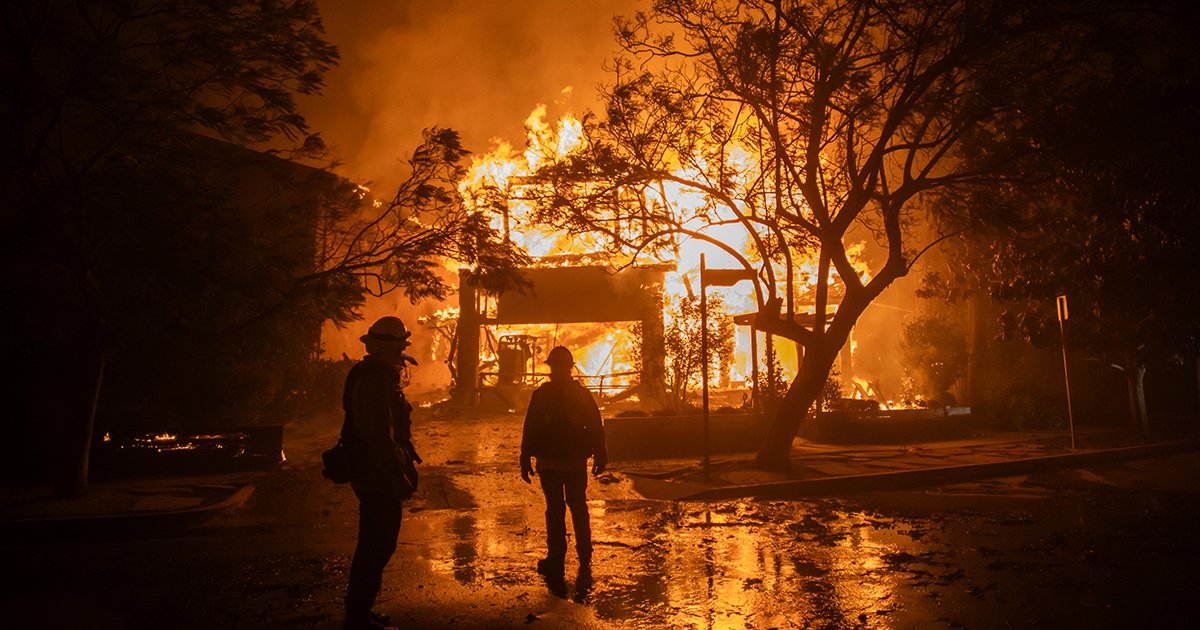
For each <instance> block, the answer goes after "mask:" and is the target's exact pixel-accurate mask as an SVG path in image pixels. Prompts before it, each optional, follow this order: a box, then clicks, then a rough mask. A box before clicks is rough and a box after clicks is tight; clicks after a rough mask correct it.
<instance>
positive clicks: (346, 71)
mask: <svg viewBox="0 0 1200 630" xmlns="http://www.w3.org/2000/svg"><path fill="white" fill-rule="evenodd" d="M644 4H645V2H644V1H639V0H592V1H589V2H564V1H562V0H522V1H521V2H512V1H511V0H443V1H434V0H402V1H396V0H360V1H357V2H341V1H335V0H321V2H320V7H321V14H322V17H323V20H324V24H325V29H326V35H327V36H328V38H329V40H330V41H331V42H333V43H334V44H336V45H337V46H338V48H339V49H340V51H341V55H342V59H341V64H340V65H339V66H338V67H337V68H335V69H333V70H332V71H330V72H329V74H328V75H327V76H326V88H325V90H324V93H323V94H322V95H321V96H317V97H313V98H309V99H306V100H304V101H303V102H302V103H301V107H302V111H303V113H304V114H305V116H306V118H307V119H308V122H309V123H310V125H311V126H312V128H313V129H314V130H315V131H319V132H320V133H321V135H322V137H324V139H325V142H326V143H327V144H328V145H329V146H330V148H331V151H332V155H331V157H332V158H333V159H335V160H337V161H339V162H340V165H339V166H338V167H336V168H335V169H334V170H335V172H337V173H338V174H339V175H341V176H343V177H346V178H348V179H350V180H352V181H355V182H358V183H365V182H371V186H370V187H371V189H372V191H373V192H374V193H375V195H376V196H378V197H380V198H388V197H390V196H391V194H392V191H394V190H395V188H396V186H397V185H398V184H399V183H400V181H401V180H402V178H403V175H404V171H405V167H404V161H405V159H406V158H407V157H408V156H409V155H411V153H412V150H413V149H414V148H415V147H416V145H417V143H418V142H419V141H420V137H421V131H422V130H423V129H425V128H427V127H431V126H435V125H436V126H441V127H449V128H451V129H455V130H457V131H458V132H459V133H461V134H462V137H463V143H464V146H466V147H467V148H468V149H470V150H472V151H474V152H478V153H483V152H486V151H487V150H489V149H490V148H491V145H492V143H493V141H494V140H495V139H501V140H505V141H507V142H508V143H509V144H511V145H513V146H514V147H522V146H524V142H525V130H524V122H525V119H526V118H527V117H528V116H529V114H530V112H532V111H533V110H534V108H535V107H537V106H538V105H539V104H545V105H547V106H548V114H549V116H550V117H551V118H557V117H558V116H559V115H560V114H562V113H566V112H573V113H576V114H582V113H583V111H584V110H586V109H589V108H595V107H596V104H597V103H598V99H597V96H596V95H597V89H596V88H597V86H598V85H599V84H600V83H602V82H604V81H606V80H607V77H606V75H605V71H604V69H603V66H604V62H605V61H606V60H608V59H609V58H611V57H612V55H613V53H614V52H615V50H616V43H615V40H614V38H613V34H612V22H613V17H614V16H616V15H629V14H632V13H633V12H634V11H636V10H638V9H639V8H643V7H642V6H641V5H644ZM443 306H445V305H444V304H437V303H432V302H424V303H420V304H416V305H413V304H410V303H409V301H408V300H407V299H406V298H404V297H403V296H401V295H398V294H397V295H389V296H386V297H385V298H383V299H379V300H370V301H368V303H367V305H366V307H365V308H364V309H363V310H362V315H363V321H361V322H356V323H355V324H352V325H350V326H349V327H348V328H347V329H345V330H337V329H335V328H334V327H333V326H330V325H327V326H326V328H325V331H324V334H323V343H324V346H325V356H327V357H330V358H335V359H336V358H339V357H341V356H342V355H343V354H345V355H346V356H349V357H350V358H358V357H360V356H362V354H363V347H362V344H361V343H359V341H358V337H359V335H361V334H363V333H364V332H366V329H367V327H368V326H369V325H370V323H371V322H373V321H375V319H377V318H379V317H381V316H384V315H395V316H398V317H400V318H401V319H402V320H404V323H405V324H406V325H407V326H408V327H409V328H410V329H412V330H414V333H415V334H414V335H413V343H414V345H413V347H412V349H411V351H412V352H413V354H414V355H415V356H416V357H417V358H418V360H419V361H421V364H420V365H419V366H417V367H416V368H414V370H413V386H414V389H429V388H435V387H442V386H445V385H447V384H448V383H449V371H448V370H447V369H446V366H445V365H444V364H442V363H441V362H440V361H434V360H433V358H432V357H433V348H432V345H433V335H434V333H433V332H432V331H429V330H425V329H423V328H421V327H419V326H418V325H417V319H418V318H419V317H420V316H422V315H428V314H430V313H432V312H433V311H435V310H437V309H439V308H442V307H443ZM445 352H446V349H445V348H442V349H441V355H440V356H439V359H442V360H444V358H445Z"/></svg>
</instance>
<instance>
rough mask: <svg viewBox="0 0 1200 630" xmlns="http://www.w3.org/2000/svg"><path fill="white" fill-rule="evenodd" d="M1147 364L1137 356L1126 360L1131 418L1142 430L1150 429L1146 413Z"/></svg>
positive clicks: (1126, 380) (1126, 378)
mask: <svg viewBox="0 0 1200 630" xmlns="http://www.w3.org/2000/svg"><path fill="white" fill-rule="evenodd" d="M1145 384H1146V365H1145V364H1144V363H1142V362H1141V361H1139V360H1138V359H1137V357H1132V356H1131V357H1129V358H1128V359H1126V361H1125V385H1126V387H1128V389H1129V419H1130V421H1131V422H1132V423H1133V425H1134V426H1135V427H1137V428H1138V429H1141V430H1142V431H1148V430H1149V429H1150V421H1149V418H1148V417H1147V415H1146V387H1145Z"/></svg>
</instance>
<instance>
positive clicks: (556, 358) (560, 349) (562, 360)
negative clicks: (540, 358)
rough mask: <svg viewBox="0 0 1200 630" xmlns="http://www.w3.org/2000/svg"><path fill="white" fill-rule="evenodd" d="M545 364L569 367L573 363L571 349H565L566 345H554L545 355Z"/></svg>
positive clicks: (573, 358)
mask: <svg viewBox="0 0 1200 630" xmlns="http://www.w3.org/2000/svg"><path fill="white" fill-rule="evenodd" d="M546 365H566V366H568V367H570V366H572V365H575V357H573V356H571V351H570V350H567V347H566V346H554V347H553V348H551V349H550V353H549V354H547V355H546Z"/></svg>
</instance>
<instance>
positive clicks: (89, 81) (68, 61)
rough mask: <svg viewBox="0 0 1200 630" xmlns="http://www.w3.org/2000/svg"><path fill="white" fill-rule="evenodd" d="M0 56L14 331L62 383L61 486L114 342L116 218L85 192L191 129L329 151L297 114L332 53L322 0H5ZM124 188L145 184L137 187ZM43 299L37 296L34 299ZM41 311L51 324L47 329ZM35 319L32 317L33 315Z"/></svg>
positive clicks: (74, 472) (80, 452)
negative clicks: (111, 302)
mask: <svg viewBox="0 0 1200 630" xmlns="http://www.w3.org/2000/svg"><path fill="white" fill-rule="evenodd" d="M0 20H2V23H3V53H2V54H3V58H2V61H0V65H2V66H3V67H4V68H5V76H6V77H8V79H7V85H6V88H7V89H6V90H5V97H4V98H3V101H2V102H0V111H2V112H3V113H2V114H0V118H2V119H3V121H4V129H3V136H2V138H3V139H2V140H0V160H2V161H3V164H4V177H5V179H4V183H3V187H4V188H3V191H4V192H3V194H4V198H5V201H6V204H5V205H6V207H7V210H6V213H5V216H4V219H3V246H4V247H3V249H4V251H5V253H4V266H3V267H4V272H5V275H6V279H8V280H10V281H16V280H21V281H24V287H23V288H30V287H33V294H32V295H30V294H29V293H28V292H27V293H25V294H24V295H22V293H16V295H20V296H21V297H22V302H23V303H22V304H21V306H22V307H23V308H22V309H21V310H22V312H21V313H20V314H19V315H18V320H24V321H23V322H22V323H23V324H27V325H26V326H22V327H20V328H18V330H23V331H27V332H32V333H34V334H37V333H44V335H43V336H42V337H41V338H37V339H34V340H33V341H32V343H33V345H35V346H37V347H38V348H39V350H38V352H39V353H50V354H51V355H53V356H58V357H61V358H63V359H66V358H67V357H69V360H66V361H65V362H66V363H67V365H66V366H58V367H56V368H55V370H57V371H58V372H60V373H58V374H55V377H56V378H57V379H58V380H59V383H60V385H62V386H64V388H65V389H66V391H65V392H59V395H58V396H57V397H56V400H58V401H61V407H60V408H59V409H57V410H56V411H54V412H51V413H52V415H55V416H57V418H55V419H54V420H53V423H54V424H55V426H57V427H58V429H57V435H56V436H55V437H56V443H57V444H59V445H62V447H63V449H64V452H66V453H68V455H67V456H65V457H63V458H62V461H63V465H62V466H60V467H59V471H58V474H57V475H56V486H57V488H58V490H59V492H60V493H64V494H71V493H78V492H81V491H82V490H83V488H84V486H85V484H86V479H87V463H88V448H89V445H90V440H91V430H92V418H93V415H94V411H95V406H96V403H97V398H98V396H99V392H100V386H101V383H102V382H103V375H104V367H105V364H106V361H107V358H108V355H109V354H110V352H111V350H112V349H113V339H112V334H111V331H110V330H109V329H110V325H109V323H108V322H107V321H106V316H105V313H104V307H105V304H104V303H105V298H104V295H103V288H102V287H99V286H97V284H96V277H95V271H96V268H95V265H96V264H97V262H98V261H99V260H100V259H102V257H103V253H104V248H105V246H106V245H107V242H106V240H105V237H106V236H108V235H110V234H111V232H110V231H109V229H108V228H111V225H110V224H108V219H109V218H110V217H109V216H106V215H105V214H104V212H103V208H102V207H97V206H96V205H95V204H93V203H92V200H91V199H89V197H88V194H89V192H90V191H91V189H92V188H93V187H94V186H95V185H96V184H97V182H103V181H104V178H106V177H110V176H111V175H112V174H113V173H114V172H119V171H120V170H121V166H122V164H123V163H125V162H126V161H127V160H129V159H130V157H131V156H134V155H138V154H140V153H142V151H143V149H145V148H146V147H154V146H155V145H156V144H157V143H159V142H161V141H163V140H164V136H166V135H171V134H172V133H173V132H175V131H177V130H180V129H197V130H205V131H207V132H209V133H212V134H215V135H218V136H222V137H225V138H229V139H232V140H236V141H238V142H244V143H254V142H264V141H267V140H269V139H271V138H274V137H276V136H282V137H285V138H288V139H290V140H293V141H295V142H298V143H299V146H298V150H300V151H302V152H305V153H309V154H311V153H313V152H316V151H319V150H320V149H321V143H320V139H319V137H317V136H313V135H308V133H307V131H308V130H307V126H306V124H305V122H304V119H303V118H302V117H301V116H300V115H299V114H298V113H297V111H296V104H295V98H294V95H295V94H311V93H314V92H316V91H318V90H319V89H320V87H321V85H322V83H321V77H322V75H323V73H324V71H325V70H326V69H328V68H329V67H330V66H331V65H332V64H333V63H335V62H336V60H337V51H336V49H335V48H334V47H333V46H331V45H330V44H328V43H327V42H326V41H325V40H324V39H323V37H322V27H321V22H320V19H319V16H318V14H317V9H316V6H315V3H314V2H312V1H311V0H295V1H291V2H287V1H285V2H272V3H259V2H250V1H244V0H243V1H238V0H210V1H197V2H174V1H169V0H143V1H138V0H134V1H131V2H122V3H107V2H106V3H100V2H95V3H90V2H89V3H61V2H51V1H49V0H17V1H15V2H9V3H6V4H5V6H4V9H3V10H2V13H0ZM127 194H128V195H130V196H134V195H136V192H135V191H128V192H127ZM33 299H36V300H37V302H31V301H30V302H26V300H33ZM36 311H45V312H48V313H50V314H51V315H50V318H49V319H51V320H52V321H54V322H55V324H56V325H55V326H53V327H42V326H36V325H35V324H36V323H37V321H38V317H37V313H36ZM31 327H32V328H31Z"/></svg>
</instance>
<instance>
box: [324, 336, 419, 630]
mask: <svg viewBox="0 0 1200 630" xmlns="http://www.w3.org/2000/svg"><path fill="white" fill-rule="evenodd" d="M411 334H412V333H410V332H409V331H408V329H407V328H405V326H404V322H402V321H400V320H399V319H398V318H396V317H382V318H380V319H379V320H378V321H376V322H375V323H374V324H372V325H371V328H370V329H369V330H368V331H367V334H365V335H363V336H362V337H360V339H361V340H362V342H363V344H364V345H366V349H367V355H366V356H365V357H363V360H362V361H359V362H358V363H356V364H355V365H354V367H352V368H351V369H350V373H349V374H348V375H347V376H346V388H345V391H344V393H343V397H342V406H343V408H344V409H345V411H346V428H345V429H344V430H343V435H344V436H345V437H344V438H343V439H344V441H345V442H346V444H347V446H348V447H349V448H350V453H351V457H352V459H351V466H350V468H351V474H352V477H351V481H350V483H351V487H353V488H354V494H355V496H357V497H358V544H357V546H356V547H355V549H354V560H353V562H352V563H351V565H350V580H349V584H348V586H347V587H346V620H345V624H344V627H345V628H347V629H353V630H357V629H359V628H384V627H386V624H387V623H388V619H387V618H386V617H384V616H383V615H379V614H378V613H375V612H373V611H372V610H371V608H372V607H373V606H374V605H375V598H376V596H378V594H379V587H380V583H381V582H382V580H383V569H384V567H385V566H387V563H388V560H390V559H391V557H392V553H393V552H394V551H395V550H396V538H397V536H399V534H400V519H401V514H402V508H403V501H404V499H406V498H408V496H409V494H410V491H408V490H407V489H406V484H405V483H404V482H403V481H401V480H400V479H401V471H402V470H403V467H404V466H405V464H404V459H403V458H402V457H401V455H405V454H407V455H408V456H410V457H411V460H412V461H416V462H419V461H421V460H420V458H419V457H417V454H416V449H414V448H413V444H412V433H411V427H412V420H411V413H412V405H410V404H409V403H408V401H407V400H405V398H404V392H403V391H402V390H401V388H400V369H401V367H402V366H403V364H404V361H405V360H409V361H411V362H412V363H415V361H413V360H412V358H411V357H409V356H408V355H406V354H405V353H404V349H405V348H407V347H408V345H409V343H408V338H409V336H410V335H411ZM401 450H404V451H407V453H401Z"/></svg>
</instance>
